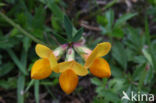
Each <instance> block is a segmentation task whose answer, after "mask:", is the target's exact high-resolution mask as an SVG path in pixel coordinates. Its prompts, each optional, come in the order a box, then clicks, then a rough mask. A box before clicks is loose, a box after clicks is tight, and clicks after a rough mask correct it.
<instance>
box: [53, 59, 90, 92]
mask: <svg viewBox="0 0 156 103" xmlns="http://www.w3.org/2000/svg"><path fill="white" fill-rule="evenodd" d="M54 70H56V71H57V72H60V73H61V75H60V77H59V83H60V86H61V88H62V90H63V91H64V92H65V93H66V94H70V93H72V92H73V91H74V90H75V88H76V86H77V84H78V76H85V75H87V74H88V70H87V69H86V68H84V67H83V66H82V65H81V64H79V63H77V62H76V61H74V60H72V61H66V62H62V63H59V64H58V65H57V66H55V68H54Z"/></svg>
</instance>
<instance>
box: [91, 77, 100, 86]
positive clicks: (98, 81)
mask: <svg viewBox="0 0 156 103" xmlns="http://www.w3.org/2000/svg"><path fill="white" fill-rule="evenodd" d="M91 82H92V83H93V84H95V85H97V86H100V85H102V81H100V80H99V79H98V78H92V79H91Z"/></svg>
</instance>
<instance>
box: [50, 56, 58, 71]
mask: <svg viewBox="0 0 156 103" xmlns="http://www.w3.org/2000/svg"><path fill="white" fill-rule="evenodd" d="M48 60H49V62H50V67H51V69H52V70H53V67H55V66H56V65H57V58H56V57H55V55H54V54H53V53H50V56H49V57H48Z"/></svg>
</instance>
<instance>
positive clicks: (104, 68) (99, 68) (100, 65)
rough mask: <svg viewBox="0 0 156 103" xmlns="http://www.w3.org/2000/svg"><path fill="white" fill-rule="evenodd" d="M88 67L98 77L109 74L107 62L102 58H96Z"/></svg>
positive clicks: (108, 75)
mask: <svg viewBox="0 0 156 103" xmlns="http://www.w3.org/2000/svg"><path fill="white" fill-rule="evenodd" d="M89 69H90V72H91V73H92V74H93V75H95V76H97V77H100V78H104V77H110V76H111V71H110V67H109V64H108V62H107V61H106V60H105V59H103V58H96V59H95V61H94V62H93V63H92V65H91V66H90V68H89Z"/></svg>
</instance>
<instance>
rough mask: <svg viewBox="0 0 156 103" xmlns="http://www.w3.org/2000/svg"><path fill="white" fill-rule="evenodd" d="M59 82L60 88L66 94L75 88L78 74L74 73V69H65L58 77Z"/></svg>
mask: <svg viewBox="0 0 156 103" xmlns="http://www.w3.org/2000/svg"><path fill="white" fill-rule="evenodd" d="M59 83H60V86H61V88H62V90H63V91H64V92H65V93H66V94H70V93H72V92H73V91H74V90H75V88H76V86H77V84H78V76H77V75H76V74H75V73H74V71H72V70H70V69H69V70H66V71H64V72H62V73H61V75H60V77H59Z"/></svg>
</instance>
